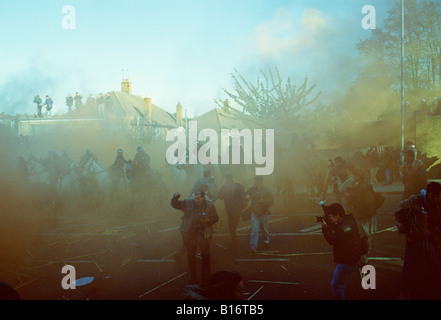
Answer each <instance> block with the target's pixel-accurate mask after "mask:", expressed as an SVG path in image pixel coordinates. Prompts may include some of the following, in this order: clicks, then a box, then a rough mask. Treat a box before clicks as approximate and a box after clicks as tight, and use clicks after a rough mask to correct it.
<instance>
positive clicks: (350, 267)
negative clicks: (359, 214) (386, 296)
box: [318, 203, 362, 300]
mask: <svg viewBox="0 0 441 320" xmlns="http://www.w3.org/2000/svg"><path fill="white" fill-rule="evenodd" d="M323 208H324V211H325V216H324V217H322V218H321V219H318V220H319V222H320V223H321V225H322V233H323V236H324V237H325V239H326V241H328V243H329V244H330V245H332V246H333V253H334V263H336V264H337V265H336V267H335V269H334V273H333V277H332V281H331V289H332V294H333V296H334V298H335V299H336V300H345V299H346V295H345V288H346V281H347V279H348V278H349V276H350V275H351V273H352V272H353V271H354V270H357V269H358V267H359V265H360V258H361V255H362V247H361V238H360V233H359V232H358V226H357V222H356V221H355V219H354V218H353V217H352V215H347V214H346V213H345V210H344V208H343V207H342V205H340V204H339V203H333V204H331V205H329V206H323Z"/></svg>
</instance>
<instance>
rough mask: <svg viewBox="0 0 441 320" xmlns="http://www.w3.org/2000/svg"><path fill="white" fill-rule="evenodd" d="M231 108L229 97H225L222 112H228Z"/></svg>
mask: <svg viewBox="0 0 441 320" xmlns="http://www.w3.org/2000/svg"><path fill="white" fill-rule="evenodd" d="M230 109H231V102H230V100H229V99H225V101H224V107H223V111H224V112H229V111H230Z"/></svg>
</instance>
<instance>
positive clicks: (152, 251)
mask: <svg viewBox="0 0 441 320" xmlns="http://www.w3.org/2000/svg"><path fill="white" fill-rule="evenodd" d="M380 188H382V189H380ZM386 188H388V189H386ZM379 189H380V190H378V191H382V192H385V193H384V194H385V195H386V201H385V204H384V205H383V207H382V208H381V209H380V210H379V213H378V230H379V231H381V232H379V233H378V234H377V235H375V236H374V238H373V249H372V256H373V257H375V260H372V261H371V262H370V264H371V265H373V266H374V267H375V269H376V277H377V281H376V289H375V290H364V289H362V287H361V280H360V275H359V274H357V273H354V274H353V275H352V276H351V278H350V279H349V281H348V286H347V296H348V298H349V299H355V300H373V299H375V300H378V299H380V300H395V299H397V297H398V294H399V278H400V273H401V266H402V260H401V258H402V257H403V254H404V245H405V239H404V236H402V235H400V234H398V232H396V231H394V230H395V229H394V228H393V227H394V225H395V221H394V216H393V214H394V212H395V211H396V210H397V204H398V202H399V201H400V198H401V195H400V193H399V192H400V186H399V185H395V186H387V187H379ZM296 203H297V205H296V208H292V209H286V208H282V207H280V206H278V205H277V204H276V205H275V206H274V208H273V210H272V212H273V214H272V215H271V218H270V233H271V248H270V249H265V250H266V251H265V250H264V249H260V250H262V251H259V253H258V255H257V256H256V257H254V258H253V257H250V256H248V236H249V231H250V228H249V222H240V225H239V244H238V247H237V249H235V250H234V249H233V248H230V247H229V246H228V236H227V229H226V216H225V213H224V212H223V208H222V207H223V206H222V205H221V204H218V205H217V206H218V209H219V213H220V221H219V223H218V225H217V227H216V233H215V235H214V238H213V242H212V271H213V272H215V271H219V270H237V271H239V272H240V273H241V274H242V276H243V277H244V279H245V292H246V297H247V298H250V297H252V300H310V299H313V300H327V299H331V289H330V281H331V278H332V272H333V268H334V264H333V260H332V254H331V252H332V247H331V246H330V245H328V243H327V242H326V241H325V239H324V238H323V236H322V235H321V233H320V232H319V229H318V228H317V225H316V223H315V216H316V215H320V214H322V211H321V208H320V206H318V205H316V204H314V205H312V204H310V203H309V202H308V201H307V200H306V198H305V197H299V198H298V199H297V202H296ZM180 219H181V213H180V212H178V211H176V210H174V209H172V208H169V207H168V206H167V207H166V208H165V209H162V210H157V211H156V212H154V213H149V214H148V216H147V214H145V215H144V216H132V215H130V214H129V213H127V212H124V211H123V210H114V211H112V212H109V211H100V210H91V211H83V212H66V213H65V214H64V216H63V218H62V220H61V223H60V224H59V226H58V227H56V228H54V229H45V230H39V231H38V233H34V234H32V236H29V237H27V239H28V242H27V245H26V246H24V248H25V249H23V250H22V252H21V253H20V254H17V255H15V256H14V257H11V259H10V260H9V261H5V262H3V263H2V264H0V280H2V281H5V282H7V283H9V284H10V285H11V286H13V287H15V288H16V289H17V291H18V292H19V294H20V295H21V297H22V298H23V299H30V300H34V299H38V300H41V299H43V300H46V299H47V300H61V299H74V300H85V299H91V300H112V299H117V300H174V299H179V295H180V293H181V290H182V287H183V286H184V285H185V284H187V283H188V281H189V277H188V275H187V274H186V271H187V268H186V262H185V260H184V261H182V262H181V263H179V262H176V261H174V260H173V259H172V258H171V256H172V254H173V253H174V252H176V251H177V250H179V248H180V246H181V239H180V235H179V231H178V230H177V228H178V226H179V224H180V221H181V220H180ZM65 264H69V265H73V266H74V267H75V268H76V278H82V277H94V281H93V282H92V283H91V284H89V285H86V286H83V287H77V289H76V290H64V289H63V288H62V287H61V281H62V278H63V276H64V275H63V274H62V273H61V269H62V267H63V266H64V265H65Z"/></svg>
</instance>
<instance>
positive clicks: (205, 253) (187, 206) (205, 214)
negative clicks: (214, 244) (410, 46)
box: [171, 190, 219, 283]
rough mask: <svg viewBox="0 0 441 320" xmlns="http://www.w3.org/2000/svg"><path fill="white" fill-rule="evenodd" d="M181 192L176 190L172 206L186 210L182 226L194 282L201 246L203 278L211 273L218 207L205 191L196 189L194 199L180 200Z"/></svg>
mask: <svg viewBox="0 0 441 320" xmlns="http://www.w3.org/2000/svg"><path fill="white" fill-rule="evenodd" d="M180 196H181V194H180V193H179V192H176V193H175V194H174V195H173V198H172V199H171V206H172V207H173V208H175V209H178V210H181V211H183V212H184V216H183V217H182V224H181V227H180V231H181V235H182V240H183V242H184V246H185V248H186V249H187V261H188V268H189V271H190V276H191V280H192V282H193V283H194V282H196V281H197V270H196V251H197V248H198V246H199V249H200V251H201V258H202V280H203V281H206V280H207V278H208V276H209V275H210V269H211V257H210V244H211V239H212V235H213V225H214V224H215V223H217V222H218V220H219V216H218V215H217V211H216V207H215V206H214V204H213V203H212V202H211V201H210V200H207V199H206V197H205V194H204V192H202V191H199V190H197V191H195V192H194V199H185V200H179V197H180Z"/></svg>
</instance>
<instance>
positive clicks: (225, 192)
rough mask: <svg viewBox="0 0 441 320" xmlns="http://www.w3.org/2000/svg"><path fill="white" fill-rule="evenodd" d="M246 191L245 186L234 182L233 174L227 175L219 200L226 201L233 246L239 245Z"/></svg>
mask: <svg viewBox="0 0 441 320" xmlns="http://www.w3.org/2000/svg"><path fill="white" fill-rule="evenodd" d="M244 195H245V189H244V187H243V185H241V184H240V183H238V182H236V181H234V180H233V176H232V175H231V174H227V176H226V183H225V184H224V185H223V186H222V187H221V188H220V190H219V193H218V198H219V200H224V205H225V211H226V212H227V217H228V230H229V232H230V237H231V245H233V246H235V245H236V244H237V236H236V230H237V225H238V224H239V219H240V214H241V213H242V210H243V209H244V204H245V203H244Z"/></svg>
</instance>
